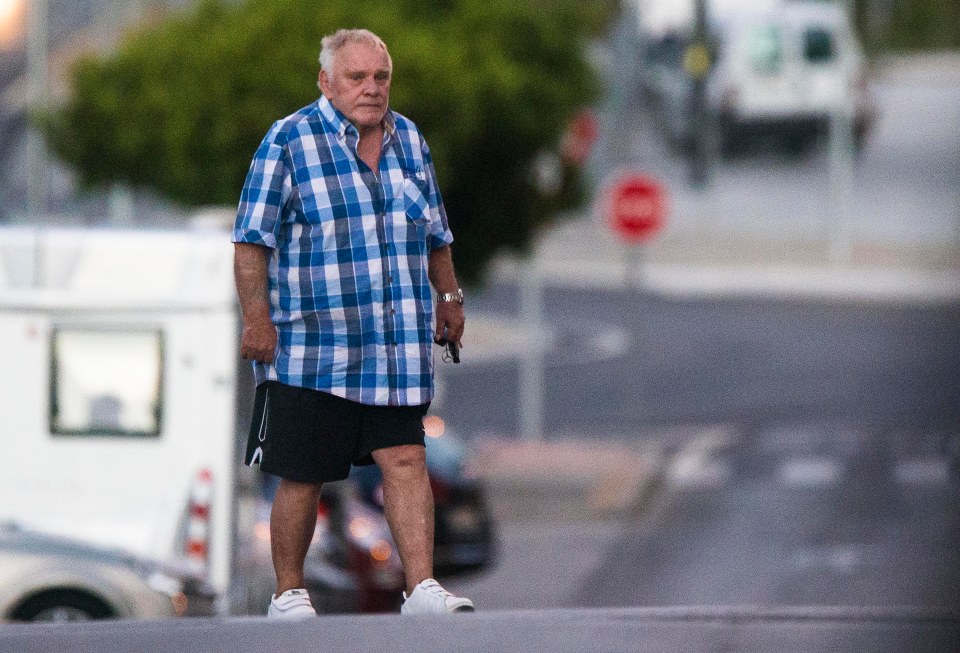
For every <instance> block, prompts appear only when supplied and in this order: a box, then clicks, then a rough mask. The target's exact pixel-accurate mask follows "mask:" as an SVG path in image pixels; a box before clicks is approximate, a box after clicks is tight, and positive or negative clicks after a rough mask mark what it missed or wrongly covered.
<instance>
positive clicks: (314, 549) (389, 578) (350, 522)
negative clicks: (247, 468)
mask: <svg viewBox="0 0 960 653" xmlns="http://www.w3.org/2000/svg"><path fill="white" fill-rule="evenodd" d="M424 426H425V430H426V432H427V435H428V437H427V438H426V449H427V451H426V453H427V468H428V473H429V475H430V486H431V489H432V490H433V495H434V501H435V504H436V509H435V513H434V514H435V522H436V524H435V529H434V533H435V535H434V541H435V544H434V567H435V575H436V576H438V577H441V578H443V577H451V576H455V575H461V574H466V573H471V572H477V571H480V570H482V569H484V568H486V567H487V566H489V565H491V564H493V562H494V560H495V557H496V541H495V538H494V525H493V520H492V518H491V513H490V510H489V508H488V506H487V502H486V498H485V494H484V490H483V487H482V484H481V483H480V481H479V480H478V479H477V478H475V477H474V476H473V475H472V474H471V472H470V469H469V464H468V456H467V451H466V449H465V448H464V447H463V446H462V445H461V444H460V443H459V442H458V441H457V440H456V438H455V437H454V436H453V435H451V434H449V433H447V432H445V427H444V424H443V421H442V420H440V418H438V417H435V416H428V417H427V418H426V419H425V420H424ZM275 483H276V479H268V482H267V488H266V491H265V499H264V501H263V502H262V503H261V506H260V509H259V516H258V524H257V526H256V531H257V532H258V533H259V534H260V535H259V537H260V539H261V540H262V541H263V542H264V544H266V543H267V542H268V537H269V535H268V534H269V525H268V523H269V501H270V500H271V499H272V492H273V490H274V489H275ZM267 554H268V552H266V551H264V552H262V553H261V558H266V557H267ZM267 564H268V563H267ZM304 576H305V580H306V584H307V590H308V591H309V592H310V596H311V599H312V601H313V605H314V607H315V608H316V609H317V611H318V612H321V613H338V612H392V611H396V610H399V608H400V602H401V592H402V591H403V588H404V576H403V567H402V565H401V563H400V556H399V554H398V552H397V549H396V544H395V543H394V541H393V537H392V536H391V534H390V528H389V526H388V525H387V520H386V517H385V516H384V514H383V478H382V476H381V475H380V469H379V467H377V466H376V465H369V466H364V467H355V468H353V470H352V471H351V473H350V477H349V478H348V479H347V480H346V481H344V482H340V483H329V484H327V485H325V486H324V489H323V493H322V494H321V497H320V505H319V510H318V515H317V526H316V530H315V533H314V538H313V543H312V545H311V547H310V550H309V553H308V554H307V559H306V561H305V566H304ZM261 593H262V594H263V597H261V598H262V600H261V601H259V603H257V606H259V604H260V603H262V604H263V606H266V604H267V602H268V601H269V593H268V592H267V591H266V590H264V591H262V592H261ZM252 610H253V611H254V612H256V611H257V610H258V607H253V609H252Z"/></svg>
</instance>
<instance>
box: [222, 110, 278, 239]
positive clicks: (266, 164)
mask: <svg viewBox="0 0 960 653" xmlns="http://www.w3.org/2000/svg"><path fill="white" fill-rule="evenodd" d="M282 124H283V123H281V122H279V121H278V122H276V123H274V125H273V127H271V128H270V131H268V132H267V135H266V136H265V137H264V139H263V141H262V142H261V143H260V147H259V148H257V152H256V154H254V156H253V161H252V162H251V164H250V170H249V171H248V172H247V178H246V180H245V181H244V182H243V190H242V191H241V193H240V206H239V207H238V208H237V219H236V222H235V223H234V228H233V242H235V243H253V244H256V245H264V246H266V247H270V248H276V246H277V237H278V235H279V233H280V225H281V222H282V214H283V207H284V205H285V204H286V202H287V199H288V198H289V197H290V190H291V188H292V179H291V176H290V166H289V165H287V148H286V147H285V142H284V139H282V135H283V132H282V130H281V126H282Z"/></svg>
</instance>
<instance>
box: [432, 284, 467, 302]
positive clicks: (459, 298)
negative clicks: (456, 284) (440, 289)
mask: <svg viewBox="0 0 960 653" xmlns="http://www.w3.org/2000/svg"><path fill="white" fill-rule="evenodd" d="M440 302H457V303H458V304H462V303H463V289H462V288H457V292H445V293H442V294H438V295H437V303H440Z"/></svg>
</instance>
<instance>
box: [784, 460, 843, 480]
mask: <svg viewBox="0 0 960 653" xmlns="http://www.w3.org/2000/svg"><path fill="white" fill-rule="evenodd" d="M842 471H843V465H842V464H841V463H840V462H838V461H837V460H835V459H833V458H823V457H807V458H794V459H793V460H788V461H787V462H785V463H783V464H782V465H780V472H779V475H780V480H781V481H782V482H783V483H784V485H787V486H789V487H794V488H816V487H824V486H828V485H836V484H837V481H838V480H839V478H840V474H841V473H842Z"/></svg>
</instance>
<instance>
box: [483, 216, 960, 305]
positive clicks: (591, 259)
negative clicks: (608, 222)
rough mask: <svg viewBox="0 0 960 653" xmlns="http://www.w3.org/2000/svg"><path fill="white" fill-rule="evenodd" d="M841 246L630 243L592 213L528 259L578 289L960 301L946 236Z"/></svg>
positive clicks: (958, 263)
mask: <svg viewBox="0 0 960 653" xmlns="http://www.w3.org/2000/svg"><path fill="white" fill-rule="evenodd" d="M847 245H848V246H847V247H845V248H843V251H842V252H839V253H836V252H835V253H834V254H835V255H834V256H831V244H830V243H829V242H828V241H827V239H826V237H801V236H797V235H789V236H787V235H784V236H782V237H779V238H778V237H772V236H766V237H764V236H759V235H758V236H743V235H737V234H719V233H711V232H709V231H704V230H702V229H698V230H692V229H690V230H681V229H674V230H670V229H668V230H667V231H666V233H664V234H663V235H662V237H660V238H658V239H656V240H654V241H653V242H652V243H651V244H649V245H647V246H638V247H632V246H627V245H624V244H623V243H621V242H620V241H618V240H617V239H616V238H615V237H614V236H613V235H612V234H611V233H610V232H609V231H608V230H606V229H605V228H602V227H600V226H598V225H597V224H596V223H595V222H594V221H593V220H592V219H590V218H578V219H574V220H569V221H565V222H560V223H558V224H556V225H553V226H552V227H551V228H549V229H548V230H547V231H546V232H544V234H543V235H542V237H541V240H540V242H539V244H538V247H537V250H536V256H535V261H536V272H537V273H538V274H539V275H540V277H541V279H542V281H543V282H544V283H546V284H549V285H561V286H564V285H566V286H573V287H581V288H583V287H586V288H591V287H595V288H610V289H613V288H636V289H637V290H644V291H648V292H657V293H663V294H667V295H680V296H684V295H691V296H721V297H737V296H771V297H791V298H803V297H806V298H819V299H836V300H842V301H857V300H860V301H952V300H956V299H960V249H958V247H957V246H956V245H954V244H951V243H945V244H940V243H936V244H923V243H913V244H905V243H882V242H863V241H860V242H850V243H848V244H847ZM831 258H833V259H835V260H831ZM837 259H839V260H837ZM526 274H529V268H527V267H525V265H524V264H522V263H521V262H520V261H519V260H518V259H500V260H498V261H497V262H496V263H495V264H494V266H493V275H494V278H498V279H504V280H517V279H520V278H521V277H522V275H526Z"/></svg>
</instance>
